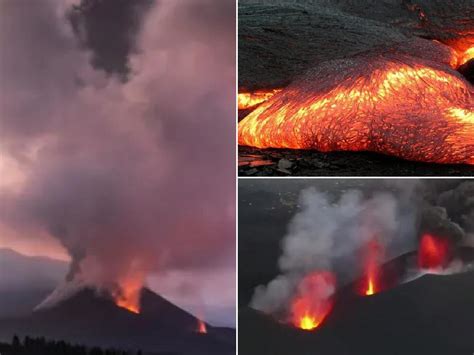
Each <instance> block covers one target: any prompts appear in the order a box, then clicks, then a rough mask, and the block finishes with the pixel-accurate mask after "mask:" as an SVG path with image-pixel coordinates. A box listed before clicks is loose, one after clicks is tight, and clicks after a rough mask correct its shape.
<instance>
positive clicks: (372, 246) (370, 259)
mask: <svg viewBox="0 0 474 355" xmlns="http://www.w3.org/2000/svg"><path fill="white" fill-rule="evenodd" d="M365 254H366V255H365V263H364V278H363V281H362V287H361V294H363V295H365V296H371V295H374V294H376V293H377V292H379V291H380V270H379V268H380V262H381V261H382V257H383V246H382V244H380V243H379V242H378V240H377V239H376V238H373V239H371V240H370V241H369V243H368V244H367V247H366V250H365Z"/></svg>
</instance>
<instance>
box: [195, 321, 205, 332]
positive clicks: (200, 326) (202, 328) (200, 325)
mask: <svg viewBox="0 0 474 355" xmlns="http://www.w3.org/2000/svg"><path fill="white" fill-rule="evenodd" d="M197 332H198V333H200V334H207V326H206V323H204V321H202V320H201V319H198V327H197Z"/></svg>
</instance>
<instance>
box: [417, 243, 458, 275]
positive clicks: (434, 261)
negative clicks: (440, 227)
mask: <svg viewBox="0 0 474 355" xmlns="http://www.w3.org/2000/svg"><path fill="white" fill-rule="evenodd" d="M450 249H451V246H450V245H449V242H448V240H447V239H443V238H439V237H436V236H434V235H431V234H424V235H423V236H422V237H421V239H420V245H419V249H418V267H419V268H420V269H425V270H439V269H443V268H444V267H446V266H447V264H448V263H449V261H450Z"/></svg>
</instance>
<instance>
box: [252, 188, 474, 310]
mask: <svg viewBox="0 0 474 355" xmlns="http://www.w3.org/2000/svg"><path fill="white" fill-rule="evenodd" d="M367 185H368V186H370V188H369V189H363V190H362V189H361V190H350V191H344V192H342V193H341V194H340V195H339V196H334V194H333V193H325V192H321V191H318V190H316V189H315V188H307V189H304V190H302V191H301V193H300V199H299V211H298V212H297V213H296V214H295V216H294V217H293V219H292V220H291V222H290V224H289V226H288V232H287V235H286V236H285V237H284V238H283V240H282V245H281V247H282V255H281V257H280V259H279V262H278V265H279V269H280V271H281V272H280V275H278V276H277V277H276V278H275V279H273V280H271V281H270V282H269V283H268V284H267V285H260V286H258V287H257V288H256V289H255V292H254V295H253V298H252V300H251V304H250V305H251V306H252V307H253V308H256V309H259V310H262V311H264V312H267V313H271V314H287V313H288V312H289V309H288V307H289V304H290V302H289V301H290V300H291V298H292V297H294V294H295V291H296V289H297V288H298V284H299V283H300V281H301V280H302V279H303V277H305V275H307V274H309V273H310V272H313V271H324V270H330V271H332V272H334V273H335V274H336V275H337V279H338V283H339V284H341V283H344V282H347V281H350V280H353V279H354V278H355V277H356V276H357V275H360V272H361V271H362V267H363V265H361V261H360V260H361V258H360V256H361V250H363V248H364V246H366V245H367V243H368V242H369V241H370V240H371V239H372V238H374V237H375V238H377V240H378V242H379V243H381V244H382V245H383V246H384V249H385V250H386V255H385V257H386V258H387V259H390V258H393V257H395V256H397V255H400V254H402V253H404V252H408V251H412V250H414V249H415V248H416V246H417V243H418V242H417V240H418V238H419V237H420V236H421V235H422V234H423V233H425V232H435V233H436V235H438V236H440V237H444V238H449V239H450V240H452V241H454V242H456V243H461V244H462V243H468V242H469V241H470V240H471V238H472V233H473V225H472V216H473V213H474V201H473V197H474V182H470V181H465V182H459V181H451V182H448V183H446V182H441V181H436V182H435V181H432V182H431V183H430V184H424V183H421V182H419V181H413V180H402V181H397V180H386V181H384V182H379V183H378V184H373V183H368V184H367Z"/></svg>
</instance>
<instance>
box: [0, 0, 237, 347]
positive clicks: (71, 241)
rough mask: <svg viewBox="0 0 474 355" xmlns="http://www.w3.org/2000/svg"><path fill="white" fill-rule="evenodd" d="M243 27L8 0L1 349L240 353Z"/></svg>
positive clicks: (231, 15) (136, 10) (88, 5)
mask: <svg viewBox="0 0 474 355" xmlns="http://www.w3.org/2000/svg"><path fill="white" fill-rule="evenodd" d="M235 28H236V1H235V0H0V354H1V355H59V354H60V355H164V354H167V355H235V353H236V306H235V305H236V245H235V244H236V231H235V227H236V223H235V218H236V217H235V214H236V211H235V205H236V193H235V186H236V165H235V153H236V145H235V113H236V90H235V81H236V64H235V63H236V53H235V51H236V49H235V48H236V29H235Z"/></svg>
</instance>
